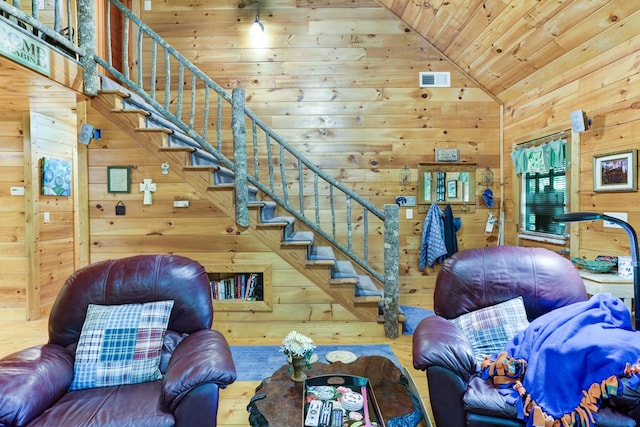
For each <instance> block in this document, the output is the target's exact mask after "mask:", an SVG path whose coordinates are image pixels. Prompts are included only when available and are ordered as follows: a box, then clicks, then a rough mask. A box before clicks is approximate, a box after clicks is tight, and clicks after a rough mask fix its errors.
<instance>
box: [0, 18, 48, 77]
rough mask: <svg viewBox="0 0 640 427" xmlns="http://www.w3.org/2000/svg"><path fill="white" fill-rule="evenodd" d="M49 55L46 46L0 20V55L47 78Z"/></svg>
mask: <svg viewBox="0 0 640 427" xmlns="http://www.w3.org/2000/svg"><path fill="white" fill-rule="evenodd" d="M49 53H50V52H49V48H48V47H47V46H46V45H44V44H43V43H41V42H39V41H37V40H35V39H33V38H31V37H29V36H28V35H26V34H23V33H21V32H20V30H18V29H16V28H14V27H12V26H11V25H9V24H7V23H5V22H3V21H2V20H0V54H2V55H4V56H6V57H7V58H11V59H13V60H14V61H16V62H18V63H20V64H22V65H24V66H25V67H29V68H31V69H32V70H36V71H38V72H40V73H42V74H44V75H46V76H49V75H50V72H51V64H50V62H49V57H50V55H49Z"/></svg>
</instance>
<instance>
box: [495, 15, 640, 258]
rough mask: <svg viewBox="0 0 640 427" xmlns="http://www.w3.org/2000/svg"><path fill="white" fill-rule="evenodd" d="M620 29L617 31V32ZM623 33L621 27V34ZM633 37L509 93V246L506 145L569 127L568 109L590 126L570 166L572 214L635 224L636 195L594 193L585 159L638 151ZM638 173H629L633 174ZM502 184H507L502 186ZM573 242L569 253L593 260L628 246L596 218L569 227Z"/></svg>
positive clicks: (512, 221)
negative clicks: (615, 216) (623, 218)
mask: <svg viewBox="0 0 640 427" xmlns="http://www.w3.org/2000/svg"><path fill="white" fill-rule="evenodd" d="M621 28H622V27H621ZM620 31H622V29H620ZM639 60H640V38H638V37H635V38H634V39H632V40H629V41H626V42H624V43H620V44H619V45H618V47H617V48H616V49H610V50H608V51H607V52H605V53H602V54H600V55H598V56H597V57H595V58H593V59H591V60H590V61H588V62H587V64H586V65H582V66H580V67H567V69H566V70H565V72H564V73H563V74H561V75H557V76H548V79H546V81H545V83H544V84H542V85H540V86H538V87H536V88H533V89H530V90H521V91H519V92H516V91H513V92H514V93H515V95H514V96H513V97H512V98H511V99H510V100H509V101H508V102H506V105H505V111H506V113H505V155H504V158H505V177H506V179H505V183H506V184H507V185H506V187H505V189H506V196H505V201H506V202H507V203H505V205H506V215H505V218H506V219H507V227H506V238H507V242H508V243H515V242H517V237H516V230H517V225H518V224H517V222H518V219H517V215H516V212H517V209H516V206H515V205H514V204H513V203H511V201H512V200H514V197H513V196H514V194H513V192H514V191H515V188H516V185H515V183H514V182H513V179H514V176H513V174H512V172H511V171H512V170H513V166H512V164H511V159H510V156H509V153H510V150H511V147H512V142H513V141H517V140H521V139H522V135H534V137H535V135H539V136H543V135H545V134H548V133H551V132H553V131H554V130H557V129H562V128H565V129H566V128H570V127H571V124H570V112H571V111H574V110H578V109H582V110H584V111H585V112H586V113H587V114H588V116H589V117H590V118H591V119H592V121H593V123H592V125H591V128H590V129H589V130H587V131H586V132H583V133H581V134H574V135H575V136H577V138H579V142H578V144H577V147H576V150H575V151H576V153H577V155H576V156H574V158H573V160H572V162H573V163H572V164H573V165H574V167H576V168H578V171H574V173H575V174H576V175H577V176H578V179H577V181H578V182H574V183H572V185H573V191H575V193H576V194H575V197H577V198H578V200H577V203H576V205H577V209H579V210H581V211H596V212H626V213H627V214H628V222H629V223H630V224H631V225H632V226H633V227H634V228H636V229H638V228H639V227H640V204H639V203H638V201H639V200H640V196H639V194H638V192H626V193H596V192H594V191H593V174H592V159H593V156H594V155H602V154H607V153H612V152H616V151H621V150H628V149H632V148H638V141H640V113H638V111H639V110H638V105H639V104H640V84H639V81H640V76H639V74H638V68H637V63H638V61H639ZM637 172H638V171H636V174H637ZM507 180H508V181H507ZM570 227H572V228H573V227H577V228H578V230H579V231H578V232H577V233H576V234H577V236H578V238H579V243H578V244H577V245H576V246H577V250H574V253H573V254H572V255H573V256H581V257H582V256H584V257H586V258H587V259H593V258H594V257H595V256H597V255H602V254H610V255H627V254H629V241H628V238H627V236H626V234H625V233H624V232H623V231H622V230H621V229H618V230H616V229H611V228H604V227H603V223H602V222H601V221H596V222H585V223H575V224H573V225H570Z"/></svg>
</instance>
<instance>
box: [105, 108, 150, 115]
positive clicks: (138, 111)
mask: <svg viewBox="0 0 640 427" xmlns="http://www.w3.org/2000/svg"><path fill="white" fill-rule="evenodd" d="M111 111H112V112H113V113H116V114H142V115H143V116H150V115H151V113H150V112H148V111H145V110H141V109H122V108H120V109H117V108H116V109H113V110H111Z"/></svg>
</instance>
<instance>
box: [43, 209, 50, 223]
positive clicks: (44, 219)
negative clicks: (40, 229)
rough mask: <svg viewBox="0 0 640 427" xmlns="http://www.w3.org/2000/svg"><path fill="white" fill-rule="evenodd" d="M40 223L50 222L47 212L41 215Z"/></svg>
mask: <svg viewBox="0 0 640 427" xmlns="http://www.w3.org/2000/svg"><path fill="white" fill-rule="evenodd" d="M42 221H43V222H44V223H45V224H46V223H48V222H51V214H50V213H49V212H44V213H43V214H42Z"/></svg>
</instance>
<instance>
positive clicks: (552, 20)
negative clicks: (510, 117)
mask: <svg viewBox="0 0 640 427" xmlns="http://www.w3.org/2000/svg"><path fill="white" fill-rule="evenodd" d="M379 1H380V3H381V4H382V5H384V6H385V7H387V8H388V9H389V10H391V11H392V12H393V13H394V14H395V15H396V16H398V17H399V18H400V19H402V20H403V21H404V22H405V23H406V24H407V25H408V26H410V27H411V28H412V29H413V30H415V31H416V32H418V33H419V34H421V35H422V36H423V37H424V38H425V39H426V40H428V41H429V42H430V43H431V44H432V45H433V46H434V47H435V48H437V49H438V50H439V51H440V52H442V53H443V54H444V55H446V56H447V57H448V58H449V59H450V60H451V61H452V62H454V63H455V64H456V65H457V66H458V67H460V69H461V70H463V71H464V72H465V73H467V74H468V75H469V76H471V77H472V78H473V79H474V80H476V81H477V82H478V83H479V84H480V85H482V86H483V87H484V88H486V89H487V90H488V91H489V92H490V93H492V94H493V95H494V96H496V97H497V98H498V99H500V100H501V101H502V102H507V101H508V100H509V99H513V98H514V97H517V96H519V95H521V94H523V93H526V92H528V91H529V90H531V89H532V88H535V87H537V86H539V85H540V84H541V83H543V82H545V81H547V80H549V79H550V78H551V77H556V76H559V75H562V73H563V72H564V71H565V70H568V69H570V68H574V67H579V66H580V65H581V64H582V63H585V62H586V61H588V60H590V59H593V58H594V57H597V56H598V55H599V54H601V53H603V52H606V51H608V50H610V49H615V47H616V46H618V45H621V44H624V43H634V42H635V43H640V37H638V36H639V35H640V1H636V0H591V1H589V0H564V1H560V0H379ZM634 38H635V39H634Z"/></svg>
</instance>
